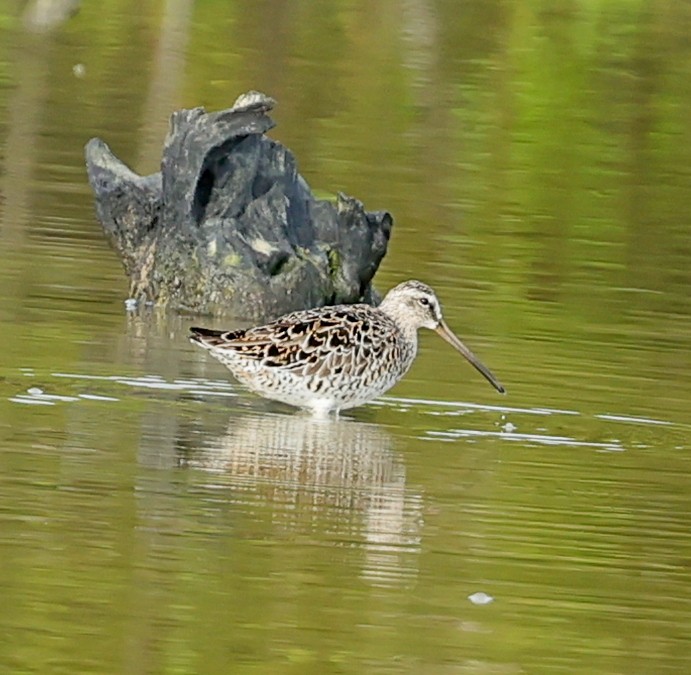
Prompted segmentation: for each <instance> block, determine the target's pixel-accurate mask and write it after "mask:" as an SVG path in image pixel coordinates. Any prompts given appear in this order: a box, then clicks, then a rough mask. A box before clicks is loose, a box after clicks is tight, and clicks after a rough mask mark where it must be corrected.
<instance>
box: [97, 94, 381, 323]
mask: <svg viewBox="0 0 691 675" xmlns="http://www.w3.org/2000/svg"><path fill="white" fill-rule="evenodd" d="M273 105H274V101H273V100H272V99H270V98H268V97H267V96H265V95H263V94H260V93H257V92H250V93H248V94H245V95H243V96H241V97H240V98H239V99H238V100H237V101H236V103H235V105H234V106H233V107H232V108H230V109H228V110H224V111H221V112H216V113H207V112H206V111H205V110H204V109H203V108H194V109H192V110H180V111H178V112H175V113H174V114H173V115H172V117H171V120H170V128H169V132H168V135H167V138H166V140H165V145H164V148H163V158H162V160H161V171H160V172H159V173H156V174H153V175H151V176H139V175H137V174H136V173H134V172H133V171H131V170H130V169H129V168H128V167H127V166H125V165H124V164H123V163H122V162H121V161H120V160H119V159H117V157H115V155H114V154H113V153H112V152H111V150H110V149H109V148H108V146H107V145H106V144H105V143H104V142H103V141H101V140H100V139H97V138H94V139H92V140H90V141H89V142H88V143H87V145H86V165H87V171H88V176H89V182H90V183H91V187H92V188H93V191H94V193H95V197H96V212H97V215H98V218H99V220H100V222H101V224H102V226H103V229H104V231H105V233H106V235H107V237H108V238H109V240H110V242H111V244H112V245H113V247H114V248H115V250H116V251H117V253H118V254H119V255H120V257H121V259H122V262H123V264H124V267H125V271H126V273H127V275H128V277H129V279H130V296H131V297H132V298H133V299H135V300H136V301H139V302H142V301H143V302H152V303H154V304H157V305H164V306H167V307H170V308H173V309H176V310H186V311H190V312H194V313H203V314H213V315H232V316H235V317H243V318H247V319H254V320H259V319H267V318H270V317H275V316H278V315H280V314H283V313H285V312H288V311H292V310H296V309H302V308H305V307H314V306H319V305H325V304H335V303H342V302H343V303H351V302H359V301H365V302H372V301H373V290H372V278H373V277H374V274H375V272H376V271H377V268H378V267H379V263H380V262H381V260H382V258H383V257H384V254H385V253H386V248H387V244H388V240H389V236H390V233H391V227H392V224H393V220H392V218H391V215H390V214H389V213H387V212H385V211H378V212H369V211H365V209H364V207H363V205H362V204H361V203H360V202H359V201H357V200H356V199H353V198H350V197H347V196H345V195H343V194H339V195H338V198H337V199H336V201H335V203H333V202H330V201H325V200H321V199H316V198H315V197H314V195H313V194H312V192H311V190H310V188H309V186H308V185H307V182H306V181H305V180H304V179H303V178H302V176H300V174H299V173H298V171H297V168H296V163H295V159H294V157H293V155H292V153H291V152H290V151H289V150H288V149H287V148H285V147H284V146H283V145H281V144H280V143H278V142H276V141H274V140H272V139H270V138H268V137H267V136H265V133H266V132H267V131H268V130H269V129H271V128H272V127H273V126H274V123H273V121H272V120H271V118H270V117H269V116H268V114H267V113H268V112H269V111H270V110H271V109H272V107H273Z"/></svg>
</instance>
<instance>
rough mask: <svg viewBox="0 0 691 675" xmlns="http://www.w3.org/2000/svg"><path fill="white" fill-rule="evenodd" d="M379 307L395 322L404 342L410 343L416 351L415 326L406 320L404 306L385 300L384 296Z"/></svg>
mask: <svg viewBox="0 0 691 675" xmlns="http://www.w3.org/2000/svg"><path fill="white" fill-rule="evenodd" d="M379 309H380V311H382V312H384V314H386V315H387V316H388V317H389V318H390V319H391V320H392V321H393V322H394V323H395V324H396V326H397V328H398V330H399V331H400V332H401V335H402V336H403V337H404V339H405V340H406V342H409V343H410V344H411V345H412V347H413V351H417V328H416V327H415V326H414V325H413V324H412V323H411V322H410V321H409V320H408V318H409V317H408V315H407V312H406V308H405V307H402V306H401V305H399V304H398V303H395V302H387V298H384V300H383V301H382V303H381V305H379Z"/></svg>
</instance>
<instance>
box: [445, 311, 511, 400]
mask: <svg viewBox="0 0 691 675" xmlns="http://www.w3.org/2000/svg"><path fill="white" fill-rule="evenodd" d="M436 331H437V333H438V335H440V336H441V337H443V338H444V340H446V341H447V342H448V343H449V344H450V345H451V346H452V347H453V348H454V349H456V350H457V351H459V352H461V354H463V356H465V358H466V359H468V361H470V363H471V364H472V365H473V366H475V368H477V370H479V371H480V372H481V373H482V374H483V375H484V376H485V378H486V379H487V381H488V382H489V383H490V384H491V385H492V386H493V387H494V388H495V389H496V390H497V391H498V392H499V393H500V394H503V393H505V391H506V390H505V389H504V387H502V385H501V383H500V382H499V380H497V378H496V377H494V375H492V373H491V372H490V370H489V368H487V366H485V365H484V364H483V363H482V362H481V361H480V359H478V358H477V356H475V354H473V352H471V351H470V349H468V348H467V347H466V346H465V345H464V344H463V343H462V342H461V341H460V340H459V339H458V338H457V337H456V336H455V335H454V333H453V332H452V330H451V329H450V328H449V327H448V326H447V325H446V322H445V321H444V320H443V319H442V321H440V322H439V325H438V326H437V328H436Z"/></svg>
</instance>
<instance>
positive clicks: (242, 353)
mask: <svg viewBox="0 0 691 675" xmlns="http://www.w3.org/2000/svg"><path fill="white" fill-rule="evenodd" d="M419 328H430V329H432V330H434V331H436V332H437V333H438V334H439V335H440V336H441V337H443V338H444V340H446V341H447V342H448V343H449V344H450V345H451V346H452V347H454V348H455V349H457V350H458V351H459V352H460V353H461V354H462V355H463V356H464V357H465V358H466V359H468V361H470V363H471V364H472V365H473V366H475V368H477V369H478V370H479V371H480V372H481V373H482V374H483V375H484V376H485V377H486V378H487V380H489V382H490V384H491V385H492V386H493V387H494V388H495V389H496V390H497V391H499V392H501V393H504V387H502V385H501V384H500V383H499V382H498V381H497V379H496V378H495V377H494V375H492V373H491V372H490V371H489V370H488V369H487V368H486V367H485V366H484V365H483V364H482V363H481V362H480V361H479V359H478V358H477V357H476V356H475V355H474V354H473V353H472V352H471V351H470V350H469V349H468V348H467V347H466V346H465V345H464V344H463V343H462V342H461V341H460V340H459V339H458V338H457V337H456V336H455V335H454V333H453V332H452V331H451V329H450V328H449V327H448V326H447V325H446V322H445V321H444V319H443V318H442V314H441V307H440V306H439V300H437V296H436V295H435V293H434V291H433V290H432V289H431V288H430V287H429V286H427V285H425V284H423V283H420V282H419V281H406V282H404V283H402V284H399V285H398V286H396V287H395V288H393V289H392V290H391V291H389V293H388V294H387V295H386V297H385V298H384V300H383V301H382V303H381V304H380V305H379V307H372V306H370V305H362V304H359V305H337V306H334V307H319V308H317V309H308V310H303V311H300V312H293V313H292V314H286V315H285V316H282V317H280V318H279V319H276V320H275V321H273V322H271V323H268V324H266V325H265V326H258V327H256V328H249V329H247V330H238V331H230V332H223V331H216V330H209V329H207V328H191V329H190V330H191V331H192V335H191V336H190V340H192V342H194V343H196V344H198V345H200V346H201V347H203V348H204V349H208V350H209V352H210V353H211V355H212V356H214V357H216V358H217V359H218V360H219V361H220V362H221V363H223V365H225V366H227V367H228V369H229V370H230V371H231V372H232V373H233V375H235V377H236V378H237V379H238V380H239V381H240V382H242V383H243V384H245V385H246V386H247V387H248V388H249V389H251V390H252V391H254V392H256V393H257V394H260V395H261V396H265V397H266V398H270V399H274V400H276V401H282V402H283V403H288V404H289V405H292V406H297V407H299V408H307V409H309V410H311V411H313V412H314V413H321V414H324V413H328V412H331V411H336V412H337V411H339V410H343V409H345V408H354V407H355V406H358V405H361V404H363V403H366V402H367V401H371V400H372V399H373V398H376V397H377V396H379V395H380V394H383V393H384V392H385V391H387V390H388V389H390V388H391V387H392V386H393V385H394V384H396V382H398V380H400V379H401V378H402V377H403V376H404V375H405V374H406V372H408V369H409V368H410V366H411V365H412V363H413V361H414V360H415V355H416V354H417V332H418V329H419Z"/></svg>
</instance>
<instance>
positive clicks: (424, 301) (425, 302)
mask: <svg viewBox="0 0 691 675" xmlns="http://www.w3.org/2000/svg"><path fill="white" fill-rule="evenodd" d="M418 302H419V303H420V304H421V305H422V306H423V307H429V299H428V298H425V297H422V298H418Z"/></svg>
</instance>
